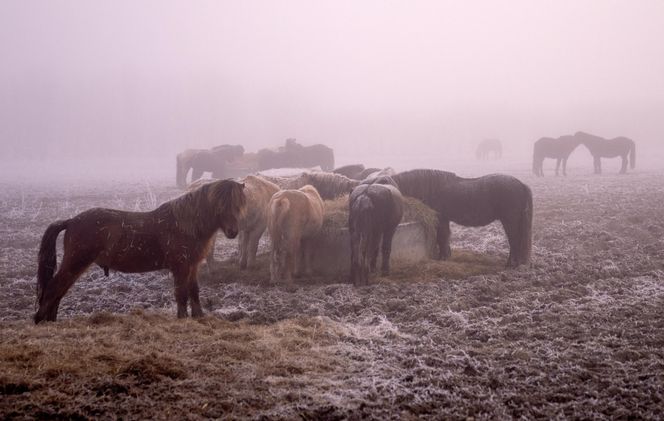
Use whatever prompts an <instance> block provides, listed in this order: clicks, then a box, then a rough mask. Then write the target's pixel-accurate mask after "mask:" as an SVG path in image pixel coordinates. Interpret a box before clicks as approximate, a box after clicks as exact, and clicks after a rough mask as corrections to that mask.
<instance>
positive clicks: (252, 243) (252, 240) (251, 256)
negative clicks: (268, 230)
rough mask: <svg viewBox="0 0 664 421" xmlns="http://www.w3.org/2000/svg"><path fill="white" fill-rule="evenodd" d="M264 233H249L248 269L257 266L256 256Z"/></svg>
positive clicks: (256, 231) (247, 248)
mask: <svg viewBox="0 0 664 421" xmlns="http://www.w3.org/2000/svg"><path fill="white" fill-rule="evenodd" d="M262 235H263V233H262V232H261V231H259V230H254V231H251V232H249V233H248V237H249V239H248V240H247V247H246V250H245V253H246V254H247V258H246V259H245V260H246V261H247V267H252V266H255V265H256V254H257V253H258V243H260V241H261V236H262Z"/></svg>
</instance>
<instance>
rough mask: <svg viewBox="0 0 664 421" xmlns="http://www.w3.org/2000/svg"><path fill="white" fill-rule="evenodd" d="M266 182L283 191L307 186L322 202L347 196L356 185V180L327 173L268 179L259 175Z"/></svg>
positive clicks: (357, 182)
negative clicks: (313, 190)
mask: <svg viewBox="0 0 664 421" xmlns="http://www.w3.org/2000/svg"><path fill="white" fill-rule="evenodd" d="M260 177H262V178H265V179H266V180H268V181H271V182H273V183H274V184H276V185H278V186H279V187H281V188H282V189H285V190H297V189H299V188H300V187H304V186H306V185H307V184H309V185H312V186H314V187H315V188H316V190H318V194H320V196H321V198H323V200H334V199H336V198H337V197H339V196H343V195H346V194H349V193H350V192H351V191H352V190H353V189H354V188H355V187H357V185H358V184H360V182H359V181H357V180H351V179H350V178H348V177H345V176H343V175H341V174H334V173H329V172H303V173H302V174H300V175H298V176H297V177H268V176H264V175H261V176H260Z"/></svg>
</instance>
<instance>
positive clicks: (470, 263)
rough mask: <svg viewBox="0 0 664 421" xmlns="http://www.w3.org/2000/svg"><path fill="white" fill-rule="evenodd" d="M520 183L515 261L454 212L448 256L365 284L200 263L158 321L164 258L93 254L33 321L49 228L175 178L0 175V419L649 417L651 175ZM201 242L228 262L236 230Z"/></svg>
mask: <svg viewBox="0 0 664 421" xmlns="http://www.w3.org/2000/svg"><path fill="white" fill-rule="evenodd" d="M520 178H521V179H522V180H523V181H525V182H526V183H527V184H529V185H530V186H531V188H532V190H533V195H534V203H535V216H534V235H533V250H534V256H533V264H532V266H531V267H528V268H519V269H516V270H505V269H504V267H503V265H504V261H505V259H506V253H507V245H506V241H505V238H504V235H503V233H502V228H501V227H500V226H499V225H498V224H495V223H494V224H492V225H490V226H488V227H484V228H463V227H459V226H455V225H453V226H452V236H453V239H452V241H453V242H452V247H453V259H452V260H451V261H450V262H443V263H439V262H428V263H426V264H423V265H418V266H404V265H400V264H399V263H398V262H397V264H396V265H395V268H394V273H393V276H392V277H390V278H378V279H376V280H375V282H374V284H372V285H370V286H368V287H362V288H354V287H353V286H352V285H349V284H347V283H344V282H340V280H325V279H319V278H316V279H301V280H299V283H298V289H297V290H296V291H294V292H291V291H286V290H283V289H281V288H278V287H270V288H266V287H262V286H260V285H259V284H260V280H261V279H263V278H264V277H265V276H267V273H268V272H267V269H266V268H265V266H263V267H260V268H258V269H254V270H252V271H250V272H248V273H240V272H239V270H237V269H236V268H235V267H234V265H233V264H232V263H231V262H226V263H224V264H221V265H220V266H218V267H215V268H205V267H203V268H201V298H202V300H203V303H204V308H205V310H206V316H205V317H204V318H203V319H200V320H177V319H176V318H175V305H174V300H173V291H172V289H173V288H172V279H171V277H170V275H169V274H168V273H166V272H154V273H147V274H140V275H130V274H121V273H114V272H111V274H110V276H109V277H105V276H104V274H103V271H102V270H101V269H100V268H98V267H92V268H90V270H89V271H88V272H87V273H86V274H85V275H84V276H83V277H82V278H81V279H80V280H79V281H78V282H77V283H76V284H75V285H74V287H73V288H72V290H71V291H70V292H69V294H68V295H67V296H66V297H65V299H64V300H63V302H62V305H61V307H60V312H59V315H58V317H59V320H58V322H56V323H48V324H44V325H40V326H33V325H32V324H31V321H30V318H31V316H32V314H33V313H34V311H35V284H36V281H35V273H36V254H37V247H38V243H39V240H40V238H41V235H42V234H43V231H44V229H45V228H46V226H47V225H48V224H49V223H51V222H53V221H54V220H56V219H63V218H66V217H69V216H72V215H74V214H76V213H78V212H80V211H82V210H84V209H87V208H89V207H94V206H103V207H113V208H122V209H129V210H147V209H151V208H153V207H155V206H156V205H157V204H159V203H161V202H163V201H165V200H168V199H170V198H172V197H175V196H176V195H177V194H179V191H178V190H176V189H174V188H172V187H169V181H170V180H169V181H159V182H157V181H154V182H150V183H148V182H145V181H143V182H107V183H101V184H100V183H93V182H84V183H80V182H65V183H55V182H40V183H37V182H22V183H19V182H16V183H7V182H4V183H2V185H1V186H0V418H3V419H24V418H52V417H59V418H67V419H71V418H86V417H94V418H102V419H105V418H110V419H113V418H139V419H145V418H152V419H198V418H207V417H230V418H261V417H267V418H289V419H292V418H303V419H341V418H361V417H369V418H377V419H391V418H400V419H401V418H405V419H409V418H416V417H421V418H425V419H431V418H432V417H436V418H467V417H471V418H475V419H505V418H512V417H525V418H546V419H550V418H628V417H629V418H658V417H660V416H661V411H662V408H663V407H664V205H663V204H664V189H663V188H662V186H664V173H662V172H661V171H660V172H658V171H643V172H635V173H631V174H628V175H625V176H618V175H615V174H612V173H609V174H606V175H603V176H600V177H598V176H590V175H583V174H581V175H579V174H576V175H574V176H570V177H567V178H562V177H560V178H554V177H552V176H549V177H546V178H543V179H537V178H534V177H532V176H530V175H526V174H525V173H524V174H521V175H520ZM220 242H221V243H222V244H220V245H219V246H218V248H217V253H218V255H217V258H218V259H220V260H225V259H231V260H232V259H233V257H234V255H235V254H236V252H235V242H231V241H229V240H224V241H221V240H220ZM266 247H267V243H266V242H263V244H262V245H261V249H262V250H263V251H265V249H266ZM58 251H59V253H61V251H62V250H61V243H59V244H58ZM261 261H262V262H263V264H265V258H264V257H263V258H262V259H261ZM341 281H342V280H341Z"/></svg>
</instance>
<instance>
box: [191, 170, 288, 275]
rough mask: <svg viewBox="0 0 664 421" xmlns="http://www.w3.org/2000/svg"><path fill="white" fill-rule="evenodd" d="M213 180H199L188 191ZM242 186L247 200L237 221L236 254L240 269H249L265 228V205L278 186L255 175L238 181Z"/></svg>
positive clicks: (210, 257) (211, 261)
mask: <svg viewBox="0 0 664 421" xmlns="http://www.w3.org/2000/svg"><path fill="white" fill-rule="evenodd" d="M212 181H214V180H205V179H202V178H201V179H199V180H197V181H195V182H193V183H191V184H190V185H189V189H190V190H194V189H197V188H200V187H201V186H203V185H205V184H207V183H210V182H212ZM240 181H241V182H242V183H243V184H244V195H245V196H246V198H247V209H246V212H245V213H244V214H243V215H242V216H241V217H240V220H239V221H238V226H239V233H238V239H239V242H238V252H239V253H238V254H239V257H240V258H239V262H240V269H246V268H247V267H251V266H253V265H254V263H255V262H256V253H257V251H258V243H259V241H260V239H261V236H262V235H263V232H265V228H266V227H267V204H268V203H269V201H270V199H271V198H272V195H273V194H275V193H276V192H278V191H279V190H280V189H279V186H277V185H276V184H274V183H272V182H270V181H268V180H266V179H264V178H262V177H258V176H255V175H248V176H246V177H244V178H243V179H241V180H240ZM216 239H217V234H215V235H214V236H213V237H212V241H211V243H210V251H209V253H208V255H207V259H206V261H207V264H208V266H210V267H211V266H212V265H213V264H214V248H215V244H216Z"/></svg>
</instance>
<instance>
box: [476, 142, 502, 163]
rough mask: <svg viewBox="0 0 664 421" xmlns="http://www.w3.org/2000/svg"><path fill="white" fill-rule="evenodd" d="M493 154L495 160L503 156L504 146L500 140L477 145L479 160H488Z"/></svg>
mask: <svg viewBox="0 0 664 421" xmlns="http://www.w3.org/2000/svg"><path fill="white" fill-rule="evenodd" d="M492 153H493V157H494V158H495V159H500V158H501V157H502V156H503V144H502V143H501V142H500V140H498V139H484V140H483V141H481V142H480V143H479V144H478V145H477V149H475V157H476V158H477V159H487V158H489V156H490V155H491V154H492Z"/></svg>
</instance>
